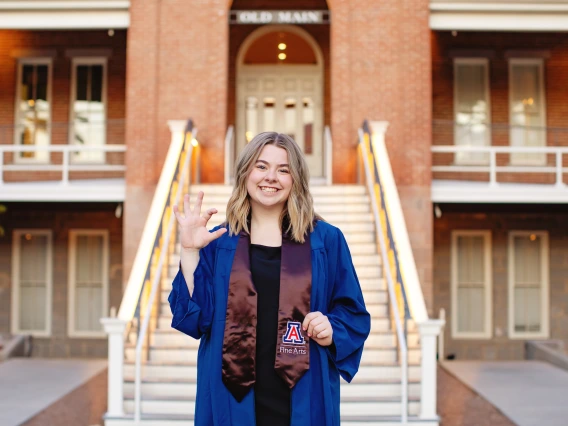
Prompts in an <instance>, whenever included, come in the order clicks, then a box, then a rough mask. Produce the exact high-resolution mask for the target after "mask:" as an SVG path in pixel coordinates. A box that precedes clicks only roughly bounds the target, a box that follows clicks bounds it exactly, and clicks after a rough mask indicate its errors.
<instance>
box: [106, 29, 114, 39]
mask: <svg viewBox="0 0 568 426" xmlns="http://www.w3.org/2000/svg"><path fill="white" fill-rule="evenodd" d="M107 34H108V36H109V37H113V36H114V30H113V29H112V28H111V29H110V30H108V32H107Z"/></svg>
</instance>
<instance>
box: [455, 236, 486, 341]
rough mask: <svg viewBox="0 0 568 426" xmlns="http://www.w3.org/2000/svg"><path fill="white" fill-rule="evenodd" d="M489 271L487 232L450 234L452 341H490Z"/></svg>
mask: <svg viewBox="0 0 568 426" xmlns="http://www.w3.org/2000/svg"><path fill="white" fill-rule="evenodd" d="M491 270H492V267H491V233H490V231H454V232H452V246H451V288H452V290H451V291H452V337H453V338H462V339H489V338H491V327H492V297H491V292H492V283H491Z"/></svg>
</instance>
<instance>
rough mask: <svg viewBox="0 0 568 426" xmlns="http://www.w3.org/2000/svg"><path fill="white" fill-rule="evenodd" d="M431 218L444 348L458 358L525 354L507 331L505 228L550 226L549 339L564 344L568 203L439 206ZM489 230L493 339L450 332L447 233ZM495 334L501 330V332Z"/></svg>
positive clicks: (567, 305)
mask: <svg viewBox="0 0 568 426" xmlns="http://www.w3.org/2000/svg"><path fill="white" fill-rule="evenodd" d="M441 209H442V217H441V218H440V219H436V220H435V221H434V291H435V294H436V299H435V312H436V316H437V313H438V312H439V310H440V308H444V309H445V310H446V328H445V334H444V337H445V353H446V355H448V354H454V355H455V356H456V358H457V359H503V360H505V359H524V340H511V339H510V338H509V337H508V336H507V334H508V317H507V315H508V302H507V300H508V275H507V274H508V267H507V264H508V233H509V231H517V230H532V231H538V230H544V231H548V238H549V285H550V299H549V301H548V302H549V306H550V316H549V320H550V338H551V339H560V340H563V341H564V343H565V344H567V345H568V292H567V289H568V208H567V206H566V205H557V206H554V205H524V206H520V205H498V204H494V205H481V204H480V205H459V204H455V205H447V204H446V205H441ZM456 229H460V230H490V231H491V241H492V247H491V250H492V265H493V270H492V281H493V293H492V296H493V306H492V308H491V309H492V321H493V328H492V330H491V333H492V336H493V337H492V338H491V339H479V340H472V339H453V338H452V336H451V327H452V307H451V283H450V274H451V269H450V267H451V266H450V265H451V261H450V259H451V257H450V256H451V255H450V253H451V232H452V230H456ZM498 334H501V335H500V336H499V335H498Z"/></svg>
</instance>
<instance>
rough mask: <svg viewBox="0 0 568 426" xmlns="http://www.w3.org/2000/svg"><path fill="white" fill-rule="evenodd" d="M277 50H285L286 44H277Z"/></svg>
mask: <svg viewBox="0 0 568 426" xmlns="http://www.w3.org/2000/svg"><path fill="white" fill-rule="evenodd" d="M278 49H280V50H286V43H279V44H278Z"/></svg>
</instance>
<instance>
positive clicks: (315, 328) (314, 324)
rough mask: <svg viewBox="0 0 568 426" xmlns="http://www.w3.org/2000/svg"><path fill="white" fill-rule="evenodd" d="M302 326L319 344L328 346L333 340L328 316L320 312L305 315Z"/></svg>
mask: <svg viewBox="0 0 568 426" xmlns="http://www.w3.org/2000/svg"><path fill="white" fill-rule="evenodd" d="M302 328H303V329H304V331H305V332H306V333H307V334H308V337H310V338H311V339H313V340H314V342H316V343H317V344H318V345H320V346H329V345H331V343H332V342H333V328H332V327H331V323H330V322H329V318H328V317H327V316H325V315H324V314H322V313H321V312H310V313H309V314H308V315H306V317H305V318H304V322H303V323H302Z"/></svg>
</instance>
